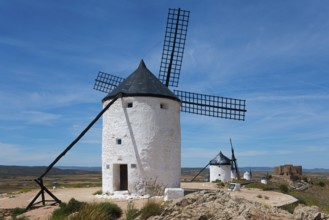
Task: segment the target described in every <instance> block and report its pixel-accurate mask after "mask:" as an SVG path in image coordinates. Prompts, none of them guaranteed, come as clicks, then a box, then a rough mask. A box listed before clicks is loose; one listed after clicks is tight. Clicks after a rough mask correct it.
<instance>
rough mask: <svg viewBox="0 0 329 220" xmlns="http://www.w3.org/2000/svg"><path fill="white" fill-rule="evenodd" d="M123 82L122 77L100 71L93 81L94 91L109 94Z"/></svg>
mask: <svg viewBox="0 0 329 220" xmlns="http://www.w3.org/2000/svg"><path fill="white" fill-rule="evenodd" d="M124 80H125V79H124V78H122V77H119V76H114V75H111V74H108V73H104V72H101V71H100V72H99V73H98V76H97V78H96V79H95V84H94V89H95V90H98V91H101V92H105V93H110V92H112V90H113V89H115V88H116V87H117V86H118V85H119V84H120V83H122V82H123V81H124Z"/></svg>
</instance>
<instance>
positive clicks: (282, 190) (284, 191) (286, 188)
mask: <svg viewBox="0 0 329 220" xmlns="http://www.w3.org/2000/svg"><path fill="white" fill-rule="evenodd" d="M279 189H280V191H281V192H282V193H288V191H289V188H288V186H287V185H285V184H281V185H280V186H279Z"/></svg>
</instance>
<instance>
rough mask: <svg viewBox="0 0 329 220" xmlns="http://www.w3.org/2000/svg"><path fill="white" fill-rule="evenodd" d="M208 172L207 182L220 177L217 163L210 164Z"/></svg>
mask: <svg viewBox="0 0 329 220" xmlns="http://www.w3.org/2000/svg"><path fill="white" fill-rule="evenodd" d="M209 172H210V177H209V182H213V181H216V180H221V177H220V175H219V174H220V168H219V166H218V165H210V166H209Z"/></svg>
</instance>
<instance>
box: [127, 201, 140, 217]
mask: <svg viewBox="0 0 329 220" xmlns="http://www.w3.org/2000/svg"><path fill="white" fill-rule="evenodd" d="M125 214H126V220H133V219H135V218H136V217H137V216H139V215H140V214H141V212H140V211H139V210H138V209H136V208H135V205H134V203H132V202H129V203H128V205H127V210H126V211H125Z"/></svg>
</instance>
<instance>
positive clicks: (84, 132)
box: [26, 93, 122, 210]
mask: <svg viewBox="0 0 329 220" xmlns="http://www.w3.org/2000/svg"><path fill="white" fill-rule="evenodd" d="M119 97H122V93H119V94H118V95H117V96H116V97H114V99H112V101H110V102H109V103H108V104H107V105H106V106H105V107H104V108H103V109H102V111H101V112H100V113H98V115H97V116H96V117H95V118H94V120H92V122H90V124H89V125H88V126H87V127H86V128H85V129H84V130H83V131H82V132H81V133H80V135H79V136H78V137H77V138H76V139H75V140H74V141H72V143H71V144H70V145H69V146H67V148H66V149H65V150H64V151H63V152H62V153H61V154H60V155H59V156H57V157H56V159H55V160H54V161H53V162H52V163H51V164H50V165H49V166H48V167H47V169H46V171H45V172H44V173H43V174H42V175H41V176H40V177H39V178H38V179H35V180H34V181H35V182H36V183H37V184H38V185H39V186H40V191H39V192H38V193H37V195H36V196H35V197H34V198H33V199H32V201H31V202H30V204H29V205H28V206H27V207H26V210H28V209H31V208H32V206H33V205H34V204H38V203H41V202H42V204H43V205H44V206H45V205H46V202H47V200H46V199H45V192H46V193H47V194H48V195H50V196H51V197H52V198H53V199H54V203H52V205H54V204H57V203H61V200H59V199H58V198H57V197H56V196H55V195H53V194H52V193H51V192H50V191H49V190H48V189H47V188H46V187H45V186H44V185H43V180H42V178H43V177H44V176H45V175H47V173H48V172H49V171H50V170H51V169H52V168H53V167H54V166H55V164H56V163H57V162H58V161H59V160H60V159H61V158H62V157H63V156H64V155H65V154H66V153H67V152H68V151H69V150H71V148H72V147H73V146H74V145H75V144H76V143H77V142H78V141H79V140H80V139H81V138H82V137H83V136H84V135H85V134H86V133H87V131H88V130H89V129H90V128H91V127H92V126H93V125H94V124H95V123H96V122H97V121H98V119H99V118H100V117H101V116H102V115H103V114H104V112H106V111H107V110H108V109H109V108H110V106H111V105H112V104H113V103H114V102H115V101H116V100H117V99H118V98H119ZM40 195H41V201H40V202H35V201H36V200H37V199H38V197H39V196H40Z"/></svg>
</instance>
